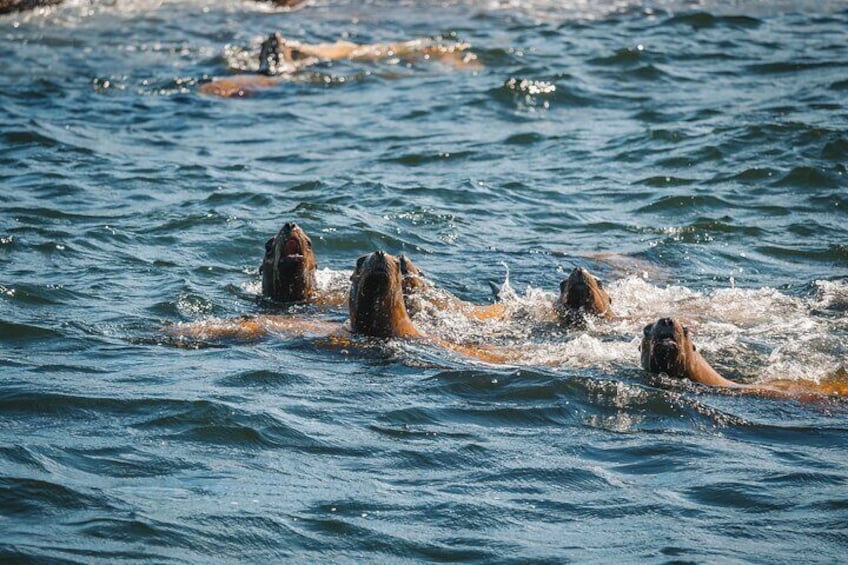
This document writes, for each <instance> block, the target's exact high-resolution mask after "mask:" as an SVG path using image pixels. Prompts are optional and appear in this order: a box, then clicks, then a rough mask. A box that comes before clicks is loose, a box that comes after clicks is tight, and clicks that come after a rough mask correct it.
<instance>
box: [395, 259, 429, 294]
mask: <svg viewBox="0 0 848 565" xmlns="http://www.w3.org/2000/svg"><path fill="white" fill-rule="evenodd" d="M398 262H399V263H400V274H401V275H403V279H402V280H401V285H402V286H403V295H404V296H407V295H409V294H412V293H414V292H416V291H418V290H421V289H423V288H424V285H425V283H424V273H422V272H421V269H419V268H418V266H417V265H416V264H415V263H413V262H412V259H410V258H409V257H407V256H406V255H398Z"/></svg>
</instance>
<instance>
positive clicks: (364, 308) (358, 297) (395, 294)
mask: <svg viewBox="0 0 848 565" xmlns="http://www.w3.org/2000/svg"><path fill="white" fill-rule="evenodd" d="M402 280H403V275H402V273H401V266H400V261H399V260H398V259H397V258H396V257H394V256H393V255H389V254H388V253H386V252H384V251H375V252H373V253H371V254H369V255H363V256H362V257H360V258H359V259H357V261H356V269H354V271H353V274H352V275H351V277H350V283H351V284H350V301H349V303H348V310H349V313H350V328H351V330H352V331H353V332H354V333H358V334H362V335H367V336H371V337H420V336H421V335H422V333H421V332H420V331H419V330H418V328H416V327H415V325H413V323H412V320H410V319H409V314H408V313H407V311H406V306H405V305H404V301H403V282H402Z"/></svg>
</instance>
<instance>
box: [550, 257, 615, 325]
mask: <svg viewBox="0 0 848 565" xmlns="http://www.w3.org/2000/svg"><path fill="white" fill-rule="evenodd" d="M559 288H560V295H559V298H558V299H557V302H556V314H557V319H558V321H559V324H560V325H561V326H563V327H581V326H585V325H586V316H587V315H592V316H600V317H603V318H606V319H610V318H611V317H612V311H611V310H610V305H611V304H612V299H611V298H610V296H609V294H607V291H606V290H604V288H603V284H601V281H599V280H598V279H597V278H595V277H594V276H593V275H592V274H591V273H590V272H589V271H587V270H586V269H584V268H582V267H578V268H576V269H574V270H573V271H571V274H570V275H569V276H568V278H567V279H564V280H563V281H562V282H561V283H560V285H559Z"/></svg>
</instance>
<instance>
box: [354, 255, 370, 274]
mask: <svg viewBox="0 0 848 565" xmlns="http://www.w3.org/2000/svg"><path fill="white" fill-rule="evenodd" d="M366 257H368V255H362V256H361V257H359V258H358V259H357V260H356V269H355V270H356V271H358V270H359V269H361V268H362V264H363V263H364V262H365V258H366Z"/></svg>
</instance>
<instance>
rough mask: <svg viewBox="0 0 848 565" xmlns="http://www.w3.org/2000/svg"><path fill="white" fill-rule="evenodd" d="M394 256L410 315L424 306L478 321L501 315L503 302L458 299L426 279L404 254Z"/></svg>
mask: <svg viewBox="0 0 848 565" xmlns="http://www.w3.org/2000/svg"><path fill="white" fill-rule="evenodd" d="M398 260H399V261H400V270H401V274H402V275H403V280H402V284H403V297H404V303H405V305H406V309H407V311H408V312H409V314H410V315H412V316H415V315H416V314H418V313H419V312H420V311H422V310H424V309H427V308H428V307H429V308H432V309H434V310H437V311H450V312H455V313H459V314H462V315H463V316H465V317H466V318H468V319H472V320H480V321H483V320H491V319H494V318H502V317H503V316H504V315H505V314H506V306H504V304H503V303H500V302H496V303H494V304H474V303H472V302H467V301H465V300H462V299H461V298H459V297H457V296H455V295H453V294H452V293H450V292H448V291H447V290H445V289H443V288H439V287H437V286H436V285H435V284H433V283H432V282H431V281H429V280H428V279H427V278H426V277H425V276H424V274H423V273H422V272H421V270H420V269H419V268H418V266H416V265H415V263H413V262H412V260H411V259H410V258H409V257H407V256H406V255H399V256H398Z"/></svg>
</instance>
